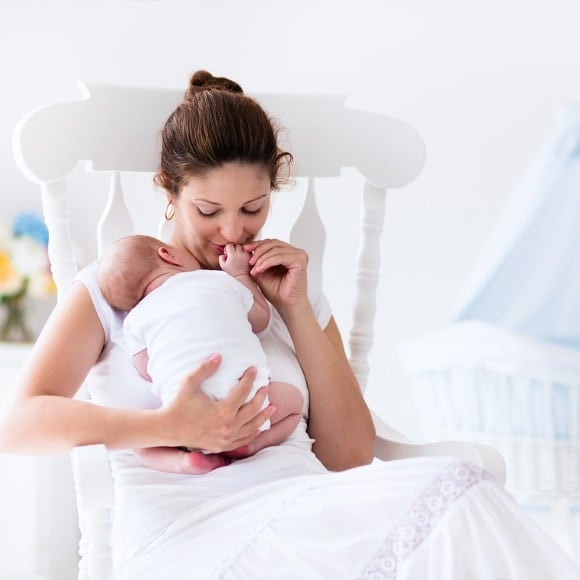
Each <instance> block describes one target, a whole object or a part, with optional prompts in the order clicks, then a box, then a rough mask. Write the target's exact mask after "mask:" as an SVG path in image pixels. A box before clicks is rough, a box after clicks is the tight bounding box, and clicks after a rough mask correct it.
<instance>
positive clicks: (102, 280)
mask: <svg viewBox="0 0 580 580" xmlns="http://www.w3.org/2000/svg"><path fill="white" fill-rule="evenodd" d="M199 268H200V265H199V262H198V261H197V260H196V259H195V258H194V257H193V256H192V255H191V254H189V253H188V252H185V251H184V250H181V249H179V248H175V247H173V246H169V245H167V244H164V243H163V242H162V241H161V240H158V239H156V238H153V237H151V236H143V235H133V236H126V237H124V238H121V239H120V240H118V241H117V242H115V243H114V244H112V245H111V246H110V247H109V248H107V250H106V251H105V252H104V253H103V255H102V256H101V258H100V260H99V272H98V276H99V285H100V287H101V292H102V293H103V296H104V298H105V300H106V301H107V302H108V303H109V304H110V305H111V306H113V307H114V308H118V309H119V310H131V308H133V307H134V306H135V305H136V304H137V303H138V302H140V301H141V300H142V299H143V298H144V297H145V296H146V295H147V294H148V293H149V292H151V290H153V289H154V288H157V286H160V285H161V284H162V283H163V282H164V281H165V280H166V279H167V278H168V277H169V276H171V275H173V274H177V273H178V272H186V271H191V270H198V269H199Z"/></svg>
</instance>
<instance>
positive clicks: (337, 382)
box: [245, 240, 375, 470]
mask: <svg viewBox="0 0 580 580" xmlns="http://www.w3.org/2000/svg"><path fill="white" fill-rule="evenodd" d="M245 248H246V249H247V250H248V251H251V252H253V256H252V258H251V260H250V264H251V265H253V266H254V267H253V269H252V271H251V274H252V275H253V276H255V278H256V280H257V282H258V284H259V285H260V288H261V289H262V291H263V292H264V294H265V295H266V297H267V298H268V300H270V302H272V304H274V306H275V307H276V309H277V310H278V312H279V313H280V315H281V316H282V318H283V320H284V322H285V323H286V326H287V327H288V330H289V332H290V335H291V337H292V341H293V343H294V347H295V349H296V354H297V356H298V360H299V361H300V365H301V367H302V371H303V372H304V376H305V378H306V382H307V384H308V390H309V393H310V410H309V420H308V432H309V434H310V436H311V437H313V438H314V439H315V443H314V445H313V450H314V452H315V453H316V455H317V457H318V458H319V459H320V461H322V463H324V465H326V467H328V468H329V469H332V470H341V469H347V468H350V467H354V466H357V465H363V464H366V463H369V462H370V461H372V457H373V442H374V439H375V429H374V425H373V422H372V418H371V415H370V412H369V409H368V407H367V405H366V403H365V401H364V399H363V396H362V392H361V390H360V387H359V385H358V383H357V381H356V378H355V376H354V373H353V372H352V369H351V368H350V365H349V363H348V360H347V358H346V354H345V352H344V347H343V344H342V339H341V337H340V333H339V331H338V328H337V326H336V323H335V321H334V319H331V320H330V322H329V324H328V325H327V327H326V328H325V329H324V330H323V329H321V328H320V326H319V324H318V321H317V320H316V316H315V315H314V312H313V310H312V306H311V304H310V302H309V300H308V296H307V291H306V288H307V284H306V268H307V263H308V256H307V255H306V253H305V252H304V251H303V250H300V249H297V248H294V247H292V246H290V245H288V244H285V243H284V242H280V241H279V240H263V241H259V242H252V243H250V244H246V246H245Z"/></svg>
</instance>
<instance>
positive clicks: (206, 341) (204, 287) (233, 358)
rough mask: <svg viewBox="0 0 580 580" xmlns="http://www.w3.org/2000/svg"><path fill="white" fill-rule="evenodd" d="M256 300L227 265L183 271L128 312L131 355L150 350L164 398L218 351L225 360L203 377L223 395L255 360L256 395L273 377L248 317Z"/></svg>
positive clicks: (156, 386) (155, 386) (209, 389)
mask: <svg viewBox="0 0 580 580" xmlns="http://www.w3.org/2000/svg"><path fill="white" fill-rule="evenodd" d="M253 304H254V297H253V296H252V293H251V292H250V290H249V289H248V288H246V287H245V286H244V285H243V284H241V283H240V282H238V281H237V280H236V279H235V278H233V277H232V276H230V275H229V274H226V273H225V272H222V271H221V270H196V271H193V272H181V273H179V274H175V275H173V276H171V277H170V278H168V279H167V280H166V281H165V282H164V283H163V284H162V285H161V286H159V287H158V288H156V289H155V290H154V291H153V292H151V293H150V294H148V295H147V296H145V298H143V300H141V301H140V302H139V303H138V304H137V305H136V306H135V307H134V308H133V309H132V310H131V311H130V312H129V313H128V314H127V317H126V318H125V322H124V325H123V327H124V332H125V343H126V345H127V348H128V350H129V354H130V355H131V356H133V355H134V354H137V353H138V352H140V351H142V350H143V349H145V348H146V349H147V352H148V356H149V362H148V367H147V368H148V372H149V374H150V376H151V378H152V379H153V382H152V385H151V388H152V390H153V392H154V393H155V394H156V395H157V396H158V397H159V398H160V399H161V401H162V402H163V403H166V402H168V401H170V400H171V399H172V398H173V397H174V396H175V394H176V393H177V390H178V387H179V382H180V381H181V379H182V378H183V377H184V376H185V375H186V374H187V373H189V372H191V370H192V369H195V368H196V367H197V366H198V365H199V364H200V363H201V362H202V361H203V360H205V359H206V358H207V357H209V356H210V355H211V354H212V353H214V352H219V353H220V354H221V355H222V361H221V364H220V366H219V368H218V369H217V371H216V372H215V373H214V374H213V375H211V376H210V377H208V378H207V379H206V380H205V381H204V382H203V385H202V388H203V390H204V391H205V392H206V394H208V395H210V396H211V397H213V398H214V399H223V398H224V397H226V396H227V394H228V393H229V392H230V390H231V389H232V388H233V387H234V386H235V385H236V384H237V382H238V380H239V379H240V377H241V376H242V374H243V373H244V371H245V370H246V369H247V368H248V367H249V366H251V365H254V366H256V367H257V370H258V373H257V376H256V380H255V381H254V388H253V391H252V392H251V393H250V397H251V396H253V395H254V394H255V392H256V391H257V390H258V389H259V388H260V387H262V386H264V385H267V384H268V382H269V378H270V371H269V369H268V362H267V360H266V355H265V353H264V350H263V348H262V345H261V344H260V341H259V339H258V337H257V336H256V335H255V334H254V332H253V331H252V327H251V325H250V322H249V320H248V312H249V310H250V308H251V307H252V305H253Z"/></svg>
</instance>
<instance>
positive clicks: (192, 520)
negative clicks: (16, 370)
mask: <svg viewBox="0 0 580 580" xmlns="http://www.w3.org/2000/svg"><path fill="white" fill-rule="evenodd" d="M79 279H80V280H81V281H82V282H83V283H84V284H85V285H86V286H87V288H88V289H89V292H90V293H91V296H92V299H93V301H94V304H95V307H96V310H97V313H98V315H99V317H100V319H101V321H102V324H103V328H104V330H105V334H106V340H107V345H106V347H105V349H104V351H103V354H102V359H101V360H100V361H99V363H97V365H96V366H95V368H94V369H93V371H92V373H91V376H90V378H89V389H90V391H91V395H92V396H93V397H94V398H95V399H96V401H97V402H100V403H102V404H107V405H113V406H118V407H140V408H154V407H157V406H159V404H160V403H159V400H158V399H156V398H155V396H154V395H153V394H152V393H151V391H150V389H149V388H148V386H147V383H145V382H144V381H143V380H142V379H141V378H140V377H139V375H138V374H137V372H136V371H135V369H134V368H133V366H132V364H131V362H130V359H129V356H128V354H127V351H126V350H125V349H124V346H123V345H122V340H123V334H122V323H123V315H122V314H121V313H119V312H118V311H114V310H112V309H111V308H110V307H109V306H108V305H107V304H106V302H105V301H104V299H103V298H102V296H101V294H100V292H99V289H98V284H97V278H96V270H95V266H94V265H93V266H90V267H89V268H87V269H85V270H84V271H83V272H81V273H80V274H79ZM310 298H311V301H312V303H313V306H314V309H315V312H316V314H317V317H318V320H319V322H320V324H321V325H322V326H325V325H326V323H327V322H328V320H329V317H330V311H329V308H328V304H327V303H326V301H325V299H324V298H323V297H322V296H321V294H320V293H319V292H316V291H315V290H314V289H312V290H311V292H310ZM260 340H261V342H262V345H263V347H264V350H265V352H266V355H267V357H268V361H269V363H270V367H271V369H272V374H273V376H276V377H277V378H278V379H279V380H285V381H287V382H290V383H292V384H294V385H297V386H298V387H299V388H300V390H301V391H302V393H303V395H304V397H305V400H306V401H308V393H307V389H306V385H305V382H304V377H303V375H302V373H301V370H300V366H299V364H298V362H297V360H296V357H295V354H294V351H293V348H292V342H291V340H290V337H289V335H288V332H287V330H286V328H285V327H284V324H283V323H282V320H281V319H280V318H279V316H278V315H277V313H276V312H275V311H273V316H272V321H271V324H270V325H269V327H268V329H267V330H266V331H265V332H264V333H262V334H261V335H260ZM311 444H312V440H311V439H310V438H309V437H308V434H307V432H306V417H303V418H302V420H301V422H300V424H299V426H298V428H297V429H296V431H295V432H294V434H293V435H292V436H291V437H290V438H289V439H288V440H287V441H286V442H284V443H283V444H281V445H279V446H276V447H270V448H266V449H264V450H262V451H261V452H259V453H258V454H256V455H255V456H253V457H249V458H247V459H244V460H241V461H237V462H235V463H232V464H231V465H229V466H227V467H223V468H220V469H216V470H215V471H213V472H211V473H208V474H205V475H197V476H192V475H179V474H168V473H162V472H157V471H154V470H151V469H148V468H146V467H143V466H142V465H140V464H139V462H138V460H137V459H136V457H135V455H134V454H133V452H132V451H130V450H126V451H117V452H113V453H111V463H112V468H113V473H114V480H115V501H116V506H115V520H114V538H113V546H114V560H115V577H116V578H127V579H134V580H146V579H151V580H153V579H155V580H165V579H166V580H177V579H181V578H183V579H185V578H187V579H209V578H220V579H236V580H241V579H247V580H260V579H264V580H276V579H280V580H310V579H321V580H323V579H324V580H326V579H328V580H335V579H336V580H338V579H343V578H344V579H351V578H353V579H354V578H377V579H379V578H380V579H387V578H401V579H402V578H405V579H443V578H445V579H462V580H463V579H490V580H491V579H499V578H517V579H522V580H533V579H537V580H540V579H541V580H546V579H567V578H570V579H571V578H575V579H579V578H580V571H579V570H578V569H577V568H576V567H575V566H574V565H573V564H572V562H571V561H570V560H569V559H568V558H567V557H566V555H565V554H564V553H563V552H562V551H561V550H560V549H559V548H558V547H557V546H556V545H555V543H553V542H552V540H550V539H549V538H548V537H547V536H546V535H545V534H544V533H543V532H542V531H541V530H540V529H539V528H538V527H537V526H536V525H535V523H534V522H533V521H532V520H531V519H530V518H529V517H528V516H527V515H526V514H525V513H524V512H522V511H521V510H520V509H519V508H518V507H517V505H516V504H515V502H514V500H513V499H512V498H511V497H510V496H509V495H508V494H507V493H506V492H505V491H504V490H503V489H501V488H500V487H498V485H496V483H495V482H494V481H492V480H491V478H490V476H489V475H488V474H487V473H485V472H483V471H482V470H480V469H479V468H478V467H476V466H474V465H472V464H471V463H469V462H467V461H463V460H458V459H456V458H447V457H439V458H434V457H428V458H418V459H406V460H399V461H390V462H382V461H375V462H374V463H373V464H372V465H368V466H365V467H359V468H356V469H351V470H348V471H345V472H340V473H333V472H329V471H327V470H326V469H325V468H324V466H323V465H322V464H321V463H320V462H319V461H318V460H317V459H316V457H315V455H314V454H313V453H312V451H311Z"/></svg>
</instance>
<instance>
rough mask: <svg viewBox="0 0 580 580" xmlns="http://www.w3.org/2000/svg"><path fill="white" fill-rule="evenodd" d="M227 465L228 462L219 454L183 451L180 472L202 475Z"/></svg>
mask: <svg viewBox="0 0 580 580" xmlns="http://www.w3.org/2000/svg"><path fill="white" fill-rule="evenodd" d="M229 463H230V462H229V460H228V459H227V458H226V457H224V456H223V455H220V454H219V453H200V452H199V451H183V456H182V472H183V473H187V474H189V475H202V474H204V473H209V472H210V471H213V470H214V469H217V468H218V467H224V466H225V465H228V464H229Z"/></svg>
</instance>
